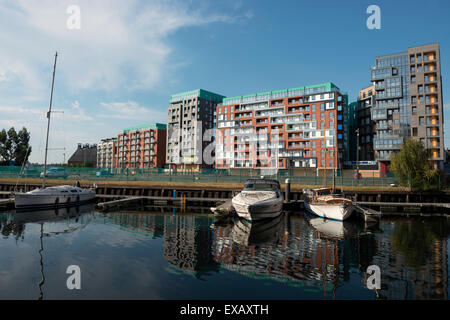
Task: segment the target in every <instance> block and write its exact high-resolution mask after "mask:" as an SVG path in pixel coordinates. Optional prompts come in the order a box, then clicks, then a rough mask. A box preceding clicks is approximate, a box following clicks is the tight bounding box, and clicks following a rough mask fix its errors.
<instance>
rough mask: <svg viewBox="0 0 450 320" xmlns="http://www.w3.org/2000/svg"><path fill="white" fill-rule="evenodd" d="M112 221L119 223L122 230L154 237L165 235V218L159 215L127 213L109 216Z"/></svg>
mask: <svg viewBox="0 0 450 320" xmlns="http://www.w3.org/2000/svg"><path fill="white" fill-rule="evenodd" d="M108 217H109V218H110V219H111V220H112V222H113V223H114V224H116V225H119V226H120V227H121V229H122V230H125V231H128V232H132V233H136V234H141V235H143V236H150V237H152V239H156V238H161V237H163V235H164V218H163V217H161V216H159V215H153V214H145V213H144V214H141V213H126V214H119V213H117V214H113V215H110V216H108Z"/></svg>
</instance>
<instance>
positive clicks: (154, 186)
mask: <svg viewBox="0 0 450 320" xmlns="http://www.w3.org/2000/svg"><path fill="white" fill-rule="evenodd" d="M36 180H39V179H36ZM80 183H81V186H82V187H92V185H93V183H92V181H80ZM61 184H69V185H74V184H75V181H64V182H62V181H60V180H49V181H48V185H49V186H51V185H61ZM95 184H96V193H97V195H98V196H99V197H101V196H102V195H105V196H114V195H115V196H118V197H121V196H150V197H173V196H174V192H175V197H176V198H178V197H181V196H182V195H183V197H187V198H213V199H230V198H232V197H233V195H234V194H235V193H237V192H239V191H240V190H241V189H242V187H243V183H233V184H228V183H208V184H204V183H195V182H191V183H189V182H188V183H178V184H176V183H150V182H148V181H145V182H139V181H134V182H116V183H111V182H101V181H95ZM40 186H41V184H40V182H39V181H26V182H24V181H20V182H18V183H17V182H15V181H1V180H0V198H7V197H8V196H9V194H10V193H11V192H14V190H17V191H20V190H22V191H25V192H26V191H31V190H33V189H35V188H38V187H40ZM281 186H282V189H283V191H284V184H281ZM307 187H309V186H299V185H291V188H290V199H289V200H303V199H304V198H303V193H302V189H303V188H307ZM337 189H338V190H340V188H337ZM341 192H342V193H343V194H344V195H345V196H346V197H349V198H351V199H353V200H354V201H362V202H374V203H376V202H383V203H386V202H392V203H450V191H447V190H446V191H434V192H411V191H408V190H405V189H402V188H398V187H397V188H395V187H393V188H386V189H381V188H380V189H376V188H364V187H361V188H343V189H342V191H341Z"/></svg>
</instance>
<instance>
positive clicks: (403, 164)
mask: <svg viewBox="0 0 450 320" xmlns="http://www.w3.org/2000/svg"><path fill="white" fill-rule="evenodd" d="M430 156H431V154H430V150H428V149H425V147H424V146H423V144H422V143H421V142H420V141H417V140H414V139H407V140H405V141H404V142H403V144H402V147H401V149H400V152H397V153H395V154H393V155H392V157H391V167H390V168H391V171H392V172H394V174H395V175H396V176H397V178H398V179H399V182H400V184H401V185H403V186H408V187H409V188H410V189H416V190H431V189H436V188H437V187H438V180H439V171H438V170H435V169H433V167H432V165H431V163H430V161H429V159H430Z"/></svg>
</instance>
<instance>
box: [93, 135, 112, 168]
mask: <svg viewBox="0 0 450 320" xmlns="http://www.w3.org/2000/svg"><path fill="white" fill-rule="evenodd" d="M116 141H117V138H110V139H102V140H101V141H100V143H99V144H98V145H97V168H113V166H114V143H115V142H116Z"/></svg>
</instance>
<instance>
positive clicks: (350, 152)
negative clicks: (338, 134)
mask: <svg viewBox="0 0 450 320" xmlns="http://www.w3.org/2000/svg"><path fill="white" fill-rule="evenodd" d="M357 109H358V102H357V101H352V102H350V103H349V104H348V107H347V108H345V109H344V120H345V124H344V130H345V131H344V137H345V140H346V144H345V145H344V149H345V150H344V151H345V157H344V159H345V161H354V160H356V148H357V146H356V145H357V143H356V129H357V123H358V122H357Z"/></svg>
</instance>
